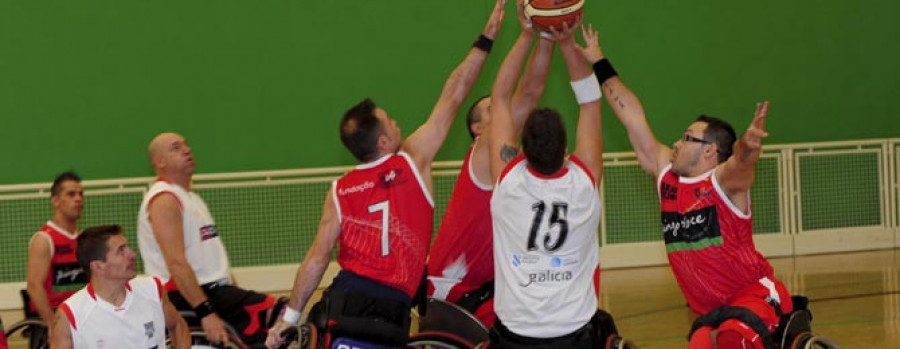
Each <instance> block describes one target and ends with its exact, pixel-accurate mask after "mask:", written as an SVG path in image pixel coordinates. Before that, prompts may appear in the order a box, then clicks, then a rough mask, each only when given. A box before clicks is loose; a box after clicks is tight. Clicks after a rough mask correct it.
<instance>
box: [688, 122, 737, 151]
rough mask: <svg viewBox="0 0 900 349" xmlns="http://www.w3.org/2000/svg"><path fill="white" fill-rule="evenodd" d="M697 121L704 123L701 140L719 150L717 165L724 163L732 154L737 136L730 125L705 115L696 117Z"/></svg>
mask: <svg viewBox="0 0 900 349" xmlns="http://www.w3.org/2000/svg"><path fill="white" fill-rule="evenodd" d="M697 121H699V122H703V123H706V130H705V131H703V138H704V139H706V140H707V141H710V142H713V143H715V144H716V146H717V147H718V148H719V163H722V162H725V161H726V160H728V158H730V157H731V154H732V153H733V152H734V149H733V148H734V141H735V140H737V136H736V134H735V133H734V128H733V127H731V124H729V123H728V122H725V121H724V120H722V119H719V118H717V117H714V116H709V115H706V114H703V115H700V116H699V117H697Z"/></svg>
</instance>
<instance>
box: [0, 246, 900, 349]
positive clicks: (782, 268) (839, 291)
mask: <svg viewBox="0 0 900 349" xmlns="http://www.w3.org/2000/svg"><path fill="white" fill-rule="evenodd" d="M771 262H772V265H773V266H774V267H775V271H776V276H777V277H778V278H779V279H781V280H782V281H783V282H784V283H785V284H786V285H788V287H789V288H790V290H791V292H793V293H794V294H802V295H806V296H807V297H809V299H810V301H811V302H810V309H811V310H812V312H813V330H814V331H815V332H817V333H819V334H821V335H825V336H826V337H829V338H831V339H832V340H834V341H835V342H837V343H838V344H839V345H840V346H841V348H848V349H853V348H897V349H900V250H898V249H895V250H885V251H871V252H858V253H843V254H831V255H819V256H805V257H795V258H779V259H772V260H771ZM601 280H602V281H601V287H602V291H601V306H602V307H603V308H605V309H607V310H608V311H609V312H611V313H612V314H613V315H614V316H615V317H616V322H617V325H618V327H619V330H620V332H621V333H622V334H623V335H624V336H626V337H628V338H630V339H632V340H633V341H634V342H635V344H637V345H639V346H640V348H642V349H654V348H658V349H669V348H684V347H685V344H686V340H685V337H686V335H687V331H688V329H689V328H690V326H691V322H692V321H693V315H692V314H691V312H690V310H688V308H687V307H686V306H685V302H684V298H682V296H681V294H680V292H679V291H678V287H677V285H676V284H675V280H674V279H673V278H672V273H671V271H670V270H669V267H668V266H660V267H649V268H633V269H618V270H604V271H603V273H602V274H601ZM0 316H2V317H3V320H4V323H5V324H6V325H7V327H9V326H10V325H11V324H13V323H14V322H16V321H19V320H21V317H22V315H21V312H20V311H14V312H13V311H7V312H2V313H0ZM10 344H11V348H25V345H24V342H23V340H22V339H21V338H10Z"/></svg>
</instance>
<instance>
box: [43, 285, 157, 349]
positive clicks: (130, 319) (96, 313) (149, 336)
mask: <svg viewBox="0 0 900 349" xmlns="http://www.w3.org/2000/svg"><path fill="white" fill-rule="evenodd" d="M125 285H126V286H125V287H126V289H127V290H126V295H125V301H124V302H122V305H121V306H118V307H117V306H115V305H113V304H111V303H109V302H107V301H105V300H103V299H102V298H100V297H98V296H97V295H96V294H95V293H94V290H93V288H92V286H91V285H88V286H87V287H85V288H82V289H81V290H80V291H78V292H76V293H75V294H74V295H72V297H70V298H69V299H68V300H66V301H65V302H64V303H63V304H62V305H61V306H60V309H62V310H63V312H64V313H65V314H66V317H67V318H68V320H69V329H70V331H71V332H72V347H73V348H97V349H130V348H141V349H146V348H157V349H163V348H165V347H166V318H165V315H163V308H162V300H161V296H162V292H163V287H162V284H161V283H160V281H159V280H158V279H154V278H149V277H140V278H134V279H132V280H131V281H129V282H128V283H127V284H125Z"/></svg>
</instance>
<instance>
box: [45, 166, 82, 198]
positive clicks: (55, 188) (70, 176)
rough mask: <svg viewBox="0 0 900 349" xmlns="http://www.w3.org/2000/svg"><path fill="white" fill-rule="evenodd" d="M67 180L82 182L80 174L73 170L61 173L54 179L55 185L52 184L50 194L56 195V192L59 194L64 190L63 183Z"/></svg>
mask: <svg viewBox="0 0 900 349" xmlns="http://www.w3.org/2000/svg"><path fill="white" fill-rule="evenodd" d="M65 181H75V182H78V183H81V177H78V174H76V173H75V172H73V171H66V172H63V173H60V174H59V175H57V176H56V179H54V180H53V185H51V186H50V196H56V194H59V191H60V190H62V184H63V182H65Z"/></svg>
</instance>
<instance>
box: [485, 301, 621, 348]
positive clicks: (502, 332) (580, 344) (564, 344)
mask: <svg viewBox="0 0 900 349" xmlns="http://www.w3.org/2000/svg"><path fill="white" fill-rule="evenodd" d="M612 333H618V330H617V329H616V327H615V323H614V322H613V320H612V316H611V315H609V313H607V312H605V311H603V310H598V311H597V312H596V313H594V316H592V317H591V319H590V321H588V323H587V324H585V325H584V326H582V327H581V328H579V329H578V330H576V331H575V332H572V333H570V334H567V335H564V336H561V337H554V338H534V337H526V336H522V335H519V334H516V333H513V332H512V331H510V330H509V329H508V328H506V326H504V325H503V323H502V322H501V321H500V319H497V321H496V322H495V323H494V327H492V328H491V330H490V334H489V335H490V341H491V348H498V349H520V348H530V349H557V348H560V349H561V348H566V349H582V348H583V349H590V348H603V347H605V346H606V339H607V337H608V336H609V335H610V334H612Z"/></svg>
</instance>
